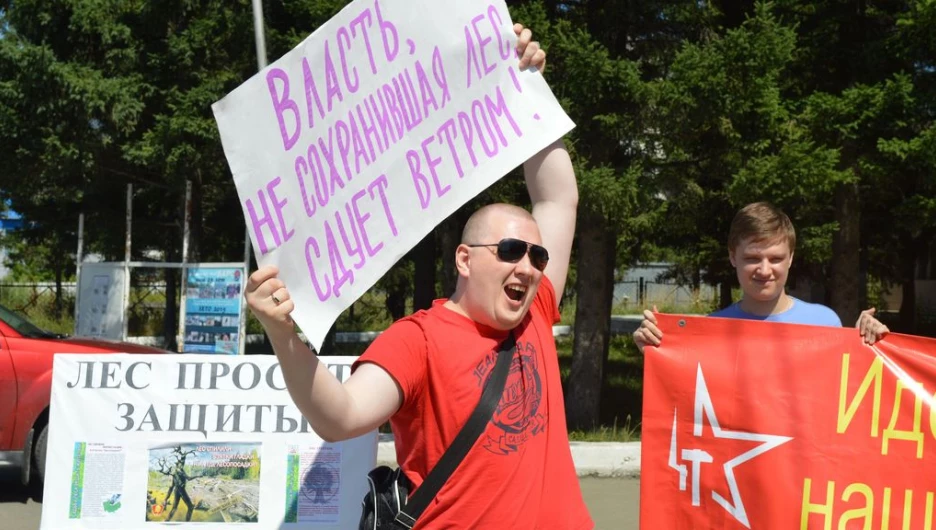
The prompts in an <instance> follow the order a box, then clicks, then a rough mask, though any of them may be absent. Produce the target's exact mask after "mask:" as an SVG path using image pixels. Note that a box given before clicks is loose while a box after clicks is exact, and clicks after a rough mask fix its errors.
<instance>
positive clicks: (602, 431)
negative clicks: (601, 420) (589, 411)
mask: <svg viewBox="0 0 936 530" xmlns="http://www.w3.org/2000/svg"><path fill="white" fill-rule="evenodd" d="M569 441H571V442H639V441H640V424H639V423H634V422H633V421H631V417H630V416H628V417H627V418H626V419H625V421H624V425H622V426H618V424H617V422H616V421H615V423H614V425H612V426H610V427H605V426H601V427H599V428H597V429H594V430H591V431H569Z"/></svg>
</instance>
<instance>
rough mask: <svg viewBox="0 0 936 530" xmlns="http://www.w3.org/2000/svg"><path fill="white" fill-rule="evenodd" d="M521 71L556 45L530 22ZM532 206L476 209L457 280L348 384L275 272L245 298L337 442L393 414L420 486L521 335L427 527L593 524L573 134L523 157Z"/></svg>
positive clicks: (308, 412)
mask: <svg viewBox="0 0 936 530" xmlns="http://www.w3.org/2000/svg"><path fill="white" fill-rule="evenodd" d="M514 30H515V31H516V32H517V35H518V51H519V52H520V54H521V60H520V67H521V68H524V67H526V66H527V65H532V66H534V67H536V68H537V69H539V70H540V71H541V70H542V68H543V66H544V65H545V53H544V52H543V51H542V50H540V49H539V46H538V45H537V43H535V42H532V41H531V34H530V31H529V30H528V29H524V28H523V27H522V26H520V25H519V24H518V25H516V26H515V28H514ZM524 175H525V178H526V184H527V189H528V191H529V193H530V199H531V201H532V203H533V212H532V214H531V213H529V212H527V211H526V210H524V209H522V208H519V207H516V206H511V205H506V204H495V205H490V206H486V207H484V208H482V209H480V210H478V211H477V212H475V214H474V215H472V216H471V218H470V219H469V220H468V222H467V223H466V225H465V229H464V231H463V233H462V241H461V244H460V245H458V247H457V248H456V249H455V265H456V268H457V270H458V284H457V287H456V289H455V293H454V294H453V295H452V297H451V298H450V299H448V300H437V301H436V302H435V303H434V304H433V306H432V308H430V309H429V310H426V311H420V312H418V313H416V314H415V315H412V316H410V317H407V318H404V319H402V320H400V321H398V322H396V323H394V324H393V325H391V326H390V328H388V329H387V330H386V331H385V332H384V333H383V334H381V335H380V337H378V339H377V340H376V341H374V343H373V344H372V345H371V346H370V347H369V348H368V349H367V351H366V352H365V353H364V355H362V356H361V357H360V359H359V360H358V362H357V363H356V364H355V366H354V373H353V374H352V375H351V377H350V378H349V379H348V380H347V381H346V382H345V383H344V384H343V385H342V384H341V383H340V382H339V381H338V379H337V378H335V377H334V376H333V375H332V374H331V373H330V372H329V371H328V370H324V369H319V368H320V367H321V365H320V364H319V362H318V360H317V358H316V357H315V354H314V353H313V352H312V351H311V350H310V349H309V348H308V346H306V345H305V344H304V343H303V342H302V341H301V340H300V339H299V337H298V336H297V335H296V333H295V331H294V329H293V324H292V321H291V320H290V318H289V313H290V312H291V311H292V309H293V304H292V302H291V301H290V299H289V293H288V291H287V290H286V288H285V286H284V285H283V283H282V281H281V280H279V279H278V278H277V277H276V275H277V270H276V269H275V267H264V268H261V269H260V270H258V271H256V272H254V274H252V275H251V277H250V279H249V281H248V284H247V289H246V297H247V301H248V304H249V305H250V308H251V310H252V311H253V312H254V314H255V315H256V316H257V318H258V320H260V323H261V324H262V325H263V327H264V330H265V331H266V333H267V335H268V336H269V338H270V342H271V343H272V345H273V349H274V351H275V352H276V355H277V357H278V358H279V361H280V364H281V367H282V371H283V376H284V378H285V381H286V386H287V388H288V390H289V393H290V396H291V397H292V399H293V401H295V403H296V405H297V407H298V408H299V410H300V411H301V412H302V413H303V415H304V416H305V417H306V419H307V420H308V421H309V424H310V425H311V426H312V428H313V429H314V430H315V432H316V433H317V434H318V435H319V436H321V437H322V438H323V439H325V440H327V441H338V440H345V439H348V438H353V437H355V436H360V435H362V434H365V433H367V432H369V431H372V430H374V429H376V428H377V427H379V426H380V425H381V424H383V423H384V422H386V421H387V420H389V421H390V425H391V427H392V428H393V432H394V435H395V441H396V452H397V461H398V462H399V463H400V467H401V468H402V469H403V471H404V473H405V474H406V476H407V477H408V478H409V479H410V481H412V483H413V486H414V487H415V488H418V487H419V485H420V484H421V483H422V481H423V480H424V479H425V477H426V476H427V475H428V473H429V471H430V470H431V469H432V468H433V467H434V466H435V464H436V462H438V460H439V458H441V456H442V454H443V453H444V452H445V449H446V448H447V447H448V446H449V445H450V444H451V443H452V441H453V440H454V438H455V436H456V435H457V434H458V432H459V430H460V429H461V427H462V425H464V423H465V422H466V421H467V419H468V417H469V415H470V414H471V412H472V411H473V410H474V408H475V406H476V405H477V403H478V400H479V399H480V397H481V391H482V388H483V386H484V384H485V382H486V381H487V379H488V377H489V376H490V373H491V370H492V369H493V367H494V364H495V361H496V359H497V352H498V349H499V345H500V343H501V342H502V341H503V340H504V339H505V338H506V337H507V336H508V334H509V333H510V331H511V330H513V332H514V335H515V337H516V340H517V349H516V353H515V355H514V358H513V360H512V364H511V367H510V373H509V375H508V378H507V383H506V386H505V388H504V392H503V394H502V396H501V400H500V402H499V403H498V406H497V409H496V410H495V412H494V415H493V417H492V418H491V420H490V422H489V423H488V425H487V428H486V430H485V432H484V433H483V434H482V435H481V437H480V438H479V439H478V441H477V442H476V443H475V444H474V446H473V447H472V448H471V451H470V452H469V453H468V455H467V456H466V457H465V459H464V460H463V461H462V463H461V465H460V466H459V467H458V468H457V469H456V470H455V472H454V473H453V474H452V475H451V477H449V479H448V481H447V482H446V483H445V485H444V486H443V487H442V489H441V490H440V491H439V493H438V494H437V495H436V497H435V499H434V500H433V502H432V503H430V505H429V506H428V508H426V510H425V512H423V514H422V516H421V517H420V518H419V521H418V522H417V524H416V528H419V529H434V528H439V529H442V528H445V529H454V528H480V529H486V528H513V529H556V530H586V529H590V528H592V527H593V526H594V525H593V523H592V521H591V518H590V517H589V514H588V510H587V509H586V507H585V503H584V501H583V500H582V494H581V491H580V489H579V484H578V479H577V478H576V474H575V467H574V465H573V462H572V455H571V452H570V450H569V438H568V431H567V429H566V422H565V407H564V405H563V398H562V387H561V384H560V380H559V364H558V358H557V354H556V344H555V341H554V339H553V334H552V325H553V324H554V323H556V322H558V320H559V300H558V297H557V293H560V294H561V293H562V292H563V288H564V286H565V281H566V274H567V272H568V266H569V257H570V254H571V248H572V238H573V235H574V232H575V218H576V208H577V205H578V189H577V186H576V182H575V173H574V171H573V169H572V163H571V161H570V159H569V155H568V152H567V151H566V149H565V146H564V145H563V143H562V142H561V141H558V142H556V143H554V144H553V145H551V146H549V147H547V148H546V149H544V150H543V151H541V152H540V153H538V154H536V155H534V156H533V157H532V158H530V159H529V160H528V161H527V162H526V163H525V164H524Z"/></svg>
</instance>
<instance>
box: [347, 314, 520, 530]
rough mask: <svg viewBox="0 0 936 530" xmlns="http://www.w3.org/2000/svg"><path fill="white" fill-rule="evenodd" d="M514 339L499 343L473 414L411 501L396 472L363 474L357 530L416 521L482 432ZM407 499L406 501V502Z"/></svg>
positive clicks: (390, 528)
mask: <svg viewBox="0 0 936 530" xmlns="http://www.w3.org/2000/svg"><path fill="white" fill-rule="evenodd" d="M516 346H517V344H516V339H514V335H513V332H511V333H510V336H509V337H507V339H506V340H505V341H504V342H502V343H501V345H500V351H499V352H498V355H497V364H496V365H495V366H494V371H493V373H492V374H491V378H490V379H488V381H487V383H485V385H484V390H483V391H482V392H481V399H480V400H479V401H478V405H477V406H476V407H475V409H474V412H472V413H471V416H470V417H469V418H468V421H467V422H465V425H464V426H462V428H461V430H460V431H459V432H458V435H457V436H455V440H454V441H452V445H450V446H449V447H448V449H446V450H445V454H443V455H442V458H440V459H439V461H438V463H436V465H435V467H433V468H432V471H430V472H429V475H428V476H427V477H426V480H424V481H423V483H422V485H420V486H419V488H417V489H416V492H415V493H413V496H412V497H409V491H410V489H411V487H412V485H411V484H410V482H409V479H407V478H406V475H404V474H403V472H402V471H401V470H400V469H399V468H397V469H390V468H389V467H387V466H380V467H377V468H374V469H373V470H371V472H370V473H368V474H367V483H368V485H369V486H370V491H368V492H367V495H365V496H364V511H363V513H361V522H360V523H359V524H358V529H359V530H400V529H404V528H406V529H411V528H413V526H414V525H415V524H416V520H417V519H419V516H420V515H422V513H423V511H424V510H425V509H426V507H427V506H429V503H430V502H432V499H434V498H435V496H436V494H437V493H438V492H439V490H440V489H442V486H443V485H444V484H445V481H447V480H448V478H449V476H451V474H452V472H454V471H455V469H456V468H458V465H459V464H461V462H462V460H463V459H464V458H465V455H467V454H468V451H470V450H471V447H472V446H473V445H474V443H475V442H476V441H477V440H478V437H479V436H481V433H483V432H484V429H485V428H486V427H487V424H488V421H490V419H491V416H492V415H493V414H494V409H495V408H496V407H497V403H498V402H499V401H500V397H501V395H502V394H503V393H504V384H505V383H506V382H507V373H508V372H509V371H510V361H511V359H512V358H513V354H514V352H515V351H516V349H517V348H516ZM407 498H409V500H407Z"/></svg>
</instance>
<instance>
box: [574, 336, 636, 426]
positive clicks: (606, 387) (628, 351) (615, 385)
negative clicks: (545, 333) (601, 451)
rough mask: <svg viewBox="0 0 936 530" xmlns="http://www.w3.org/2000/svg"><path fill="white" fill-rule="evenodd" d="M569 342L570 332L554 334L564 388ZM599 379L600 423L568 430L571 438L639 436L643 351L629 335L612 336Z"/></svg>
mask: <svg viewBox="0 0 936 530" xmlns="http://www.w3.org/2000/svg"><path fill="white" fill-rule="evenodd" d="M572 344H573V340H572V337H571V336H567V337H557V338H556V350H557V351H558V353H559V375H560V377H561V378H562V386H563V391H566V385H567V384H568V378H569V372H570V371H571V369H572ZM602 379H603V381H602V384H601V406H600V410H599V416H598V425H599V426H598V427H597V428H596V429H594V430H592V431H589V432H575V431H573V432H570V433H569V437H570V439H575V440H585V441H618V442H626V441H634V440H639V439H640V418H641V417H642V412H643V355H642V354H641V353H640V351H639V350H638V349H637V346H636V345H634V341H633V339H631V337H630V336H625V335H613V336H612V337H611V339H610V341H609V345H608V360H607V362H606V363H605V366H604V373H603V377H602Z"/></svg>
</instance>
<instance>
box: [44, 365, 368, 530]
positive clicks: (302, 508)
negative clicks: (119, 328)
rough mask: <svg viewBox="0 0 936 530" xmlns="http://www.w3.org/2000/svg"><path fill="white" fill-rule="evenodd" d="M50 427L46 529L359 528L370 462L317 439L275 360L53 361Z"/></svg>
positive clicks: (339, 371)
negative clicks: (230, 524)
mask: <svg viewBox="0 0 936 530" xmlns="http://www.w3.org/2000/svg"><path fill="white" fill-rule="evenodd" d="M321 359H322V362H323V363H324V364H325V365H326V366H327V367H328V369H329V370H330V371H332V372H333V373H334V374H335V375H336V376H337V377H338V378H339V380H342V381H344V380H346V379H347V378H348V377H349V376H350V374H351V370H350V368H351V364H352V363H353V362H354V360H355V359H356V357H337V356H335V357H331V356H326V357H322V358H321ZM49 422H50V423H49V441H48V457H47V460H46V470H47V471H46V477H45V484H44V487H45V490H44V493H43V499H44V502H43V505H42V521H41V525H40V529H41V530H51V529H55V530H67V529H88V530H97V529H102V530H103V529H113V530H117V529H119V530H141V529H151V528H155V527H159V526H162V525H165V524H172V525H174V526H175V527H177V528H180V529H192V528H208V527H211V528H215V527H218V526H219V525H221V524H228V523H244V524H247V526H249V527H250V528H253V529H257V530H273V529H277V530H280V529H285V530H288V529H292V528H295V529H299V528H316V529H322V530H339V529H347V528H357V523H358V521H359V519H360V516H361V500H362V499H363V498H364V495H365V493H366V492H367V472H368V471H369V470H370V469H372V468H373V466H374V465H375V462H376V458H377V433H376V431H373V432H370V433H367V434H365V435H363V436H360V437H357V438H352V439H350V440H345V441H343V442H338V443H329V442H325V441H323V440H322V439H321V438H319V437H318V436H317V435H316V434H315V432H314V431H312V429H311V428H310V427H309V424H308V423H307V422H306V421H305V419H304V418H303V417H302V415H301V413H300V412H299V410H298V409H296V407H295V405H294V404H293V402H292V400H291V399H290V397H289V392H287V391H286V385H285V383H284V381H283V374H282V371H281V370H280V366H279V363H278V362H277V359H276V357H275V356H272V355H251V356H217V355H197V354H193V355H172V354H168V355H127V354H111V355H105V354H102V355H76V354H59V355H56V356H55V364H54V368H53V374H52V401H51V408H50V415H49Z"/></svg>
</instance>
